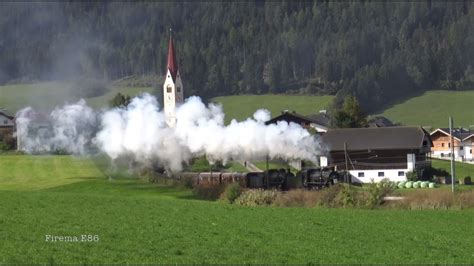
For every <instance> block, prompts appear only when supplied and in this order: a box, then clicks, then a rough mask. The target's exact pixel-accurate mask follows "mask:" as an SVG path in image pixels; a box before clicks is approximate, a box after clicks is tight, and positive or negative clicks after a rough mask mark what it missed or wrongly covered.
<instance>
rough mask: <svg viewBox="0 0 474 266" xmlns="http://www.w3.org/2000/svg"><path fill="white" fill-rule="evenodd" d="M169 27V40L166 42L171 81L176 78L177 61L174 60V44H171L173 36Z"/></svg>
mask: <svg viewBox="0 0 474 266" xmlns="http://www.w3.org/2000/svg"><path fill="white" fill-rule="evenodd" d="M171 32H172V30H171V28H170V41H169V44H168V70H169V71H170V73H171V77H172V78H173V81H174V80H175V79H176V74H177V73H178V63H177V62H176V55H175V52H174V45H173V36H172V35H171Z"/></svg>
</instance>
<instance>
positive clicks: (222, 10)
mask: <svg viewBox="0 0 474 266" xmlns="http://www.w3.org/2000/svg"><path fill="white" fill-rule="evenodd" d="M170 26H171V27H172V28H173V36H174V38H175V40H176V42H175V44H176V50H177V56H178V59H179V64H180V71H181V73H182V76H183V78H184V80H185V84H186V89H187V91H186V93H187V94H188V95H190V94H199V95H202V96H205V97H211V96H218V95H228V94H241V93H252V94H259V93H267V92H271V93H289V92H300V93H324V94H336V93H337V95H338V96H342V95H345V94H348V93H352V94H355V95H356V96H358V98H359V100H360V101H361V103H362V104H363V106H364V107H365V108H366V110H367V111H371V110H374V109H377V108H379V107H381V106H383V105H384V104H386V103H388V102H390V101H393V99H395V98H400V97H404V96H406V95H407V94H411V93H417V92H421V91H424V90H427V89H431V88H436V89H449V90H466V89H473V88H474V65H473V62H474V34H473V32H474V4H473V3H472V2H471V1H462V2H452V1H445V2H444V1H443V2H442V1H428V2H424V1H413V2H402V3H395V2H388V3H383V2H381V1H376V2H372V3H367V2H365V3H361V2H352V3H348V2H343V3H334V2H326V1H318V2H296V1H284V2H274V1H267V2H265V1H256V2H244V3H227V2H226V3H219V2H211V3H189V2H188V3H183V2H168V1H163V2H147V3H123V2H109V3H105V2H102V3H93V2H83V3H80V2H72V3H49V2H37V3H5V2H2V3H0V32H1V36H0V83H12V82H25V81H31V80H48V79H68V78H75V77H82V76H87V77H95V78H100V79H117V78H121V77H125V76H129V75H134V74H159V75H162V74H164V71H165V64H166V50H167V42H168V38H169V30H168V29H169V27H170ZM338 98H340V97H338Z"/></svg>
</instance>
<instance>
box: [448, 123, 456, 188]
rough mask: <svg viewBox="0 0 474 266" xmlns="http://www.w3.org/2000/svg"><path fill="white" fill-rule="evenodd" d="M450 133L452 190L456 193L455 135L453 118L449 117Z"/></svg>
mask: <svg viewBox="0 0 474 266" xmlns="http://www.w3.org/2000/svg"><path fill="white" fill-rule="evenodd" d="M449 135H450V138H451V141H450V142H451V191H452V192H453V193H454V183H455V182H456V178H455V177H454V175H455V165H454V137H453V118H452V117H451V116H450V117H449Z"/></svg>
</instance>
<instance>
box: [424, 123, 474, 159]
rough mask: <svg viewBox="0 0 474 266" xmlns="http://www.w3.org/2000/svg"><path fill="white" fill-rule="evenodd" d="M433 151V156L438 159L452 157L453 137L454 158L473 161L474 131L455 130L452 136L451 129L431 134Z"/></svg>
mask: <svg viewBox="0 0 474 266" xmlns="http://www.w3.org/2000/svg"><path fill="white" fill-rule="evenodd" d="M430 135H431V139H432V140H433V149H432V152H431V155H432V156H433V157H438V158H449V157H451V137H452V138H453V142H454V158H455V159H456V160H460V161H473V152H472V150H473V149H474V131H472V130H468V129H465V128H455V129H453V130H452V136H451V135H450V134H449V128H438V129H436V130H435V131H433V132H431V134H430Z"/></svg>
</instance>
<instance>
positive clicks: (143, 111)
mask: <svg viewBox="0 0 474 266" xmlns="http://www.w3.org/2000/svg"><path fill="white" fill-rule="evenodd" d="M31 113H32V110H31V108H27V109H23V110H22V111H20V112H19V113H18V118H17V123H18V132H19V133H18V134H19V136H20V138H21V140H22V142H23V145H22V147H23V148H24V149H25V150H26V151H30V152H32V151H46V152H50V151H54V150H55V149H64V150H66V151H68V152H71V153H75V154H84V153H87V152H88V151H90V148H88V147H90V146H91V145H92V144H93V145H94V146H95V147H96V148H98V150H99V151H102V152H104V153H106V154H107V155H108V156H109V157H110V158H111V159H112V160H115V159H118V158H121V157H128V158H129V157H132V158H134V160H135V161H136V162H138V163H141V164H144V165H152V164H155V163H156V162H158V163H159V164H160V165H162V166H164V167H165V168H166V169H168V170H169V171H172V172H176V171H180V170H182V165H183V163H186V162H188V161H189V160H190V159H191V158H193V157H196V156H201V155H206V156H207V158H208V159H209V160H210V161H216V160H222V161H223V162H227V161H229V160H261V159H263V158H265V157H267V156H268V157H270V158H271V159H273V158H281V159H285V160H292V159H305V160H310V161H313V162H316V161H317V156H318V155H320V154H321V152H322V150H323V149H322V148H321V145H320V142H319V139H318V138H317V137H315V136H312V135H310V134H309V133H308V131H307V130H306V129H304V128H302V127H301V126H300V125H297V124H294V123H290V124H288V123H286V122H283V121H282V122H278V123H277V124H270V125H265V121H268V120H269V119H270V112H269V111H268V110H263V109H261V110H258V111H256V112H255V114H254V115H253V118H248V119H247V120H245V121H241V122H238V121H236V120H232V121H231V123H230V124H229V125H225V124H224V112H223V110H222V106H220V105H216V104H209V105H208V106H206V105H205V104H204V103H203V102H202V101H201V99H200V98H199V97H195V96H193V97H190V98H188V99H187V100H186V102H185V103H184V104H182V105H181V106H179V107H178V108H177V109H176V119H177V122H176V125H175V127H174V128H170V127H168V125H167V124H166V119H165V115H164V113H163V111H162V110H160V109H159V106H158V102H157V100H156V98H155V97H153V96H151V95H149V94H143V95H141V96H139V97H136V98H134V99H133V100H132V102H131V103H130V105H129V106H128V107H127V108H126V109H119V108H114V109H110V110H106V111H103V112H101V113H94V112H93V111H92V109H91V108H90V107H88V106H87V105H86V104H85V102H84V101H83V100H81V101H79V102H78V103H76V104H73V105H65V106H63V107H62V108H57V109H55V110H54V111H53V112H52V113H51V115H50V118H49V119H50V120H51V121H52V122H51V124H52V125H53V126H52V128H47V127H46V129H45V132H47V133H48V134H44V133H43V134H39V133H38V130H34V127H32V125H33V124H35V123H33V122H36V123H37V121H34V119H33V118H31ZM99 123H100V125H98V124H99ZM97 127H99V130H97ZM96 130H97V131H96Z"/></svg>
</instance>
